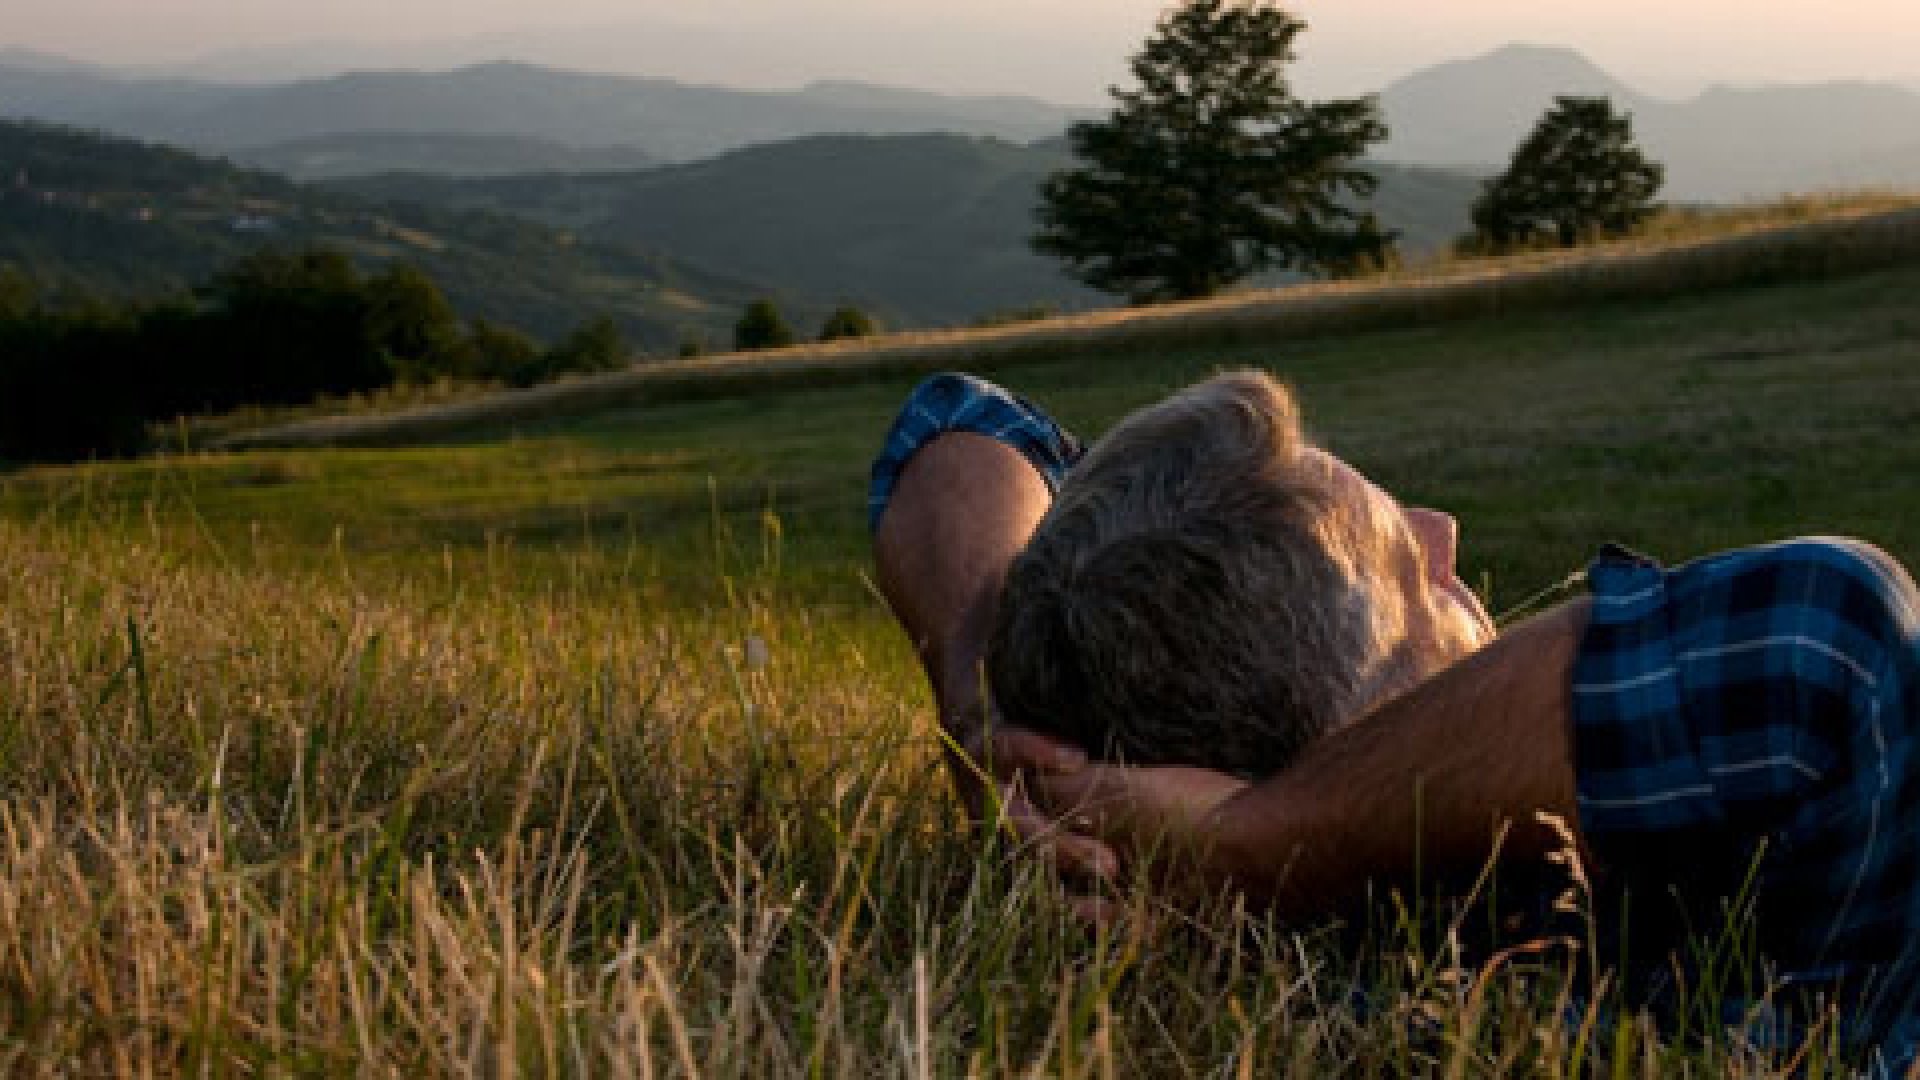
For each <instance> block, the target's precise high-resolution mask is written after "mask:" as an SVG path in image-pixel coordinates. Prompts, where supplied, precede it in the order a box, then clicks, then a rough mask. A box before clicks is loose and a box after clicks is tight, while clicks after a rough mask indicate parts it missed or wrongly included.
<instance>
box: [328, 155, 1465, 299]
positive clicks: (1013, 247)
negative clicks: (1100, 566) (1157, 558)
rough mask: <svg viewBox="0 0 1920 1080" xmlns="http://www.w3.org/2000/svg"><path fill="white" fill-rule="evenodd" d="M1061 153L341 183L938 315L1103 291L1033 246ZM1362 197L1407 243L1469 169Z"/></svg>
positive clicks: (1399, 180) (1429, 243)
mask: <svg viewBox="0 0 1920 1080" xmlns="http://www.w3.org/2000/svg"><path fill="white" fill-rule="evenodd" d="M1071 163H1072V156H1071V154H1070V152H1069V151H1068V150H1067V148H1066V145H1065V143H1064V142H1063V141H1061V140H1058V139H1054V140H1049V141H1046V142H1043V143H1039V144H1035V145H1019V144H1014V143H1009V142H1005V141H1002V140H999V139H988V138H968V137H964V136H953V135H909V136H821V137H816V138H807V139H795V140H790V141H787V142H782V143H775V144H770V145H766V146H756V147H750V148H747V149H744V150H738V151H734V152H733V153H729V154H724V155H721V156H720V157H717V158H714V159H712V160H710V161H703V162H697V163H694V164H690V165H678V166H672V167H668V168H662V169H655V170H650V171H646V172H639V173H628V174H601V175H575V176H552V175H540V176H520V177H500V178H495V179H489V180H466V181H462V180H456V179H452V178H446V177H429V176H418V175H411V176H407V175H391V176H384V177H368V178H362V179H359V180H353V181H346V182H344V187H345V189H346V190H350V191H353V192H355V193H357V194H360V195H363V196H368V197H374V198H382V199H401V200H412V201H417V202H419V203H422V204H426V205H443V206H453V207H465V208H476V209H489V210H499V211H504V212H509V213H514V214H524V215H527V216H530V217H533V218H536V219H538V220H541V221H545V222H547V223H549V224H551V225H554V226H556V227H564V228H569V229H576V230H578V231H579V232H580V233H581V234H582V235H587V236H592V237H594V238H595V239H597V240H600V241H603V242H608V243H617V244H634V245H639V246H643V247H646V248H649V249H658V250H664V251H672V252H675V253H676V254H679V255H682V256H684V257H686V258H688V259H690V260H692V261H694V262H696V263H698V264H700V265H702V266H709V267H712V268H714V269H716V270H720V271H723V272H726V273H730V274H734V275H736V276H739V277H743V278H748V279H751V280H759V281H772V282H780V283H784V284H786V285H788V286H789V287H791V288H793V289H794V290H796V291H804V292H806V293H809V294H812V295H818V296H823V297H827V298H829V299H833V300H843V301H847V302H852V303H856V304H859V305H861V306H863V307H866V308H868V309H870V310H873V311H876V312H878V313H880V314H881V315H883V316H885V317H886V318H888V319H890V320H892V321H894V322H896V323H905V324H911V325H929V324H933V325H951V324H957V323H965V322H971V321H973V320H975V319H978V318H981V317H983V316H987V315H991V314H994V313H998V312H1004V311H1008V310H1012V309H1027V308H1031V307H1033V306H1035V305H1039V304H1048V305H1054V306H1058V307H1061V308H1064V309H1077V308H1084V307H1089V306H1093V305H1096V304H1106V303H1111V302H1112V301H1111V299H1110V298H1106V297H1103V296H1101V295H1100V294H1097V293H1093V292H1091V291H1089V290H1087V289H1085V288H1084V287H1082V286H1080V285H1079V284H1077V283H1075V282H1074V281H1072V280H1071V279H1069V278H1068V277H1066V276H1065V275H1064V274H1063V273H1062V272H1061V270H1060V268H1059V264H1058V263H1057V262H1055V261H1054V260H1052V259H1047V258H1043V257H1041V256H1039V255H1036V254H1034V253H1033V252H1032V251H1031V250H1030V249H1029V247H1028V245H1027V241H1028V237H1029V236H1031V235H1032V233H1033V230H1034V217H1033V214H1034V208H1035V206H1036V204H1037V202H1038V198H1039V186H1040V182H1041V181H1042V180H1043V179H1044V178H1045V177H1046V176H1048V175H1049V174H1051V173H1053V172H1054V171H1056V170H1058V169H1061V168H1065V167H1067V166H1068V165H1070V164H1071ZM1380 174H1381V177H1382V181H1383V182H1382V186H1381V190H1380V192H1379V194H1378V195H1377V196H1376V198H1375V200H1374V205H1375V206H1376V207H1377V209H1378V210H1379V212H1380V213H1381V215H1382V217H1383V218H1384V220H1385V221H1386V223H1387V224H1388V225H1389V226H1391V227H1394V228H1398V229H1401V230H1402V231H1403V233H1404V237H1403V245H1404V247H1405V248H1406V249H1407V250H1409V251H1414V252H1424V251H1431V250H1434V249H1436V248H1438V247H1441V246H1443V245H1444V244H1446V243H1447V242H1448V241H1450V240H1451V239H1452V238H1453V237H1455V236H1456V235H1458V234H1459V233H1460V232H1462V231H1463V230H1464V229H1465V228H1466V225H1467V206H1468V204H1469V203H1470V202H1471V200H1472V199H1473V197H1474V195H1476V194H1477V193H1478V190H1479V182H1478V181H1477V180H1476V179H1474V178H1471V177H1466V176H1461V175H1458V174H1454V173H1447V172H1441V171H1438V170H1430V169H1405V168H1399V167H1386V166H1383V167H1380Z"/></svg>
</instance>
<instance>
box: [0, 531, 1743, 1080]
mask: <svg viewBox="0 0 1920 1080" xmlns="http://www.w3.org/2000/svg"><path fill="white" fill-rule="evenodd" d="M162 516H164V515H162ZM155 520H158V518H156V519H155ZM286 554H287V553H284V552H278V551H276V550H273V549H272V548H270V547H266V546H259V547H255V548H253V549H252V550H246V551H236V550H231V549H219V548H214V547H210V546H209V545H208V542H207V541H206V540H205V539H204V538H203V537H200V536H198V535H196V534H195V533H194V532H192V531H191V530H190V529H187V530H181V531H175V530H172V529H168V528H164V527H161V526H158V525H152V524H148V523H144V522H142V521H139V520H134V521H116V520H101V519H98V518H93V517H88V516H85V515H81V516H77V517H75V518H72V519H70V520H65V521H61V520H53V519H42V520H40V521H37V522H31V523H19V522H8V523H0V571H3V572H0V686H4V687H5V688H6V693H5V695H4V698H0V777H4V783H5V785H6V787H5V796H4V798H0V1031H4V1033H5V1037H4V1040H0V1061H4V1067H5V1068H6V1070H7V1071H8V1072H13V1073H41V1072H59V1073H81V1074H88V1075H97V1074H111V1075H141V1076H153V1075H162V1076H165V1075H188V1074H191V1075H253V1074H265V1075H316V1076H317V1075H343V1074H358V1075H389V1076H408V1077H417V1076H475V1075H478V1076H503V1075H516V1074H527V1075H541V1076H551V1075H569V1076H571V1075H587V1076H600V1075H604V1076H727V1077H747V1076H751V1077H768V1076H773V1077H781V1076H793V1077H801V1076H806V1077H816V1076H836V1077H837V1076H847V1077H868V1076H888V1075H904V1076H935V1075H939V1076H950V1075H954V1076H957V1075H1033V1076H1068V1077H1081V1076H1089V1077H1112V1076H1139V1075H1156V1076H1158V1075H1165V1076H1222V1077H1224V1076H1255V1075H1276V1074H1284V1075H1298V1076H1326V1075H1347V1074H1358V1075H1406V1074H1409V1073H1417V1074H1439V1073H1442V1072H1445V1073H1449V1074H1452V1075H1509V1074H1519V1073H1525V1074H1529V1075H1549V1076H1551V1075H1590V1074H1597V1073H1598V1072H1600V1071H1602V1070H1603V1069H1604V1070H1609V1071H1610V1072H1611V1074H1612V1075H1666V1074H1669V1073H1670V1072H1672V1071H1674V1070H1676V1069H1685V1070H1691V1071H1695V1072H1701V1073H1722V1072H1731V1073H1734V1074H1749V1075H1760V1074H1769V1073H1770V1072H1771V1071H1772V1066H1771V1065H1769V1063H1768V1062H1767V1061H1766V1060H1765V1059H1763V1058H1761V1057H1758V1056H1756V1055H1753V1054H1751V1053H1750V1052H1746V1051H1741V1050H1739V1049H1737V1048H1730V1047H1728V1046H1726V1045H1724V1041H1723V1040H1718V1041H1716V1042H1715V1043H1713V1044H1709V1045H1704V1046H1692V1045H1689V1044H1687V1043H1685V1042H1665V1041H1662V1040H1660V1039H1658V1038H1655V1037H1653V1036H1652V1035H1651V1033H1650V1032H1649V1030H1648V1029H1647V1028H1646V1027H1645V1026H1644V1025H1643V1024H1642V1023H1640V1022H1639V1021H1636V1020H1634V1019H1632V1018H1630V1017H1628V1018H1623V1019H1618V1020H1615V1019H1611V1018H1609V1017H1608V1016H1607V1015H1605V1014H1603V1013H1598V1012H1593V1011H1587V1012H1584V1013H1583V1012H1582V1011H1581V1009H1580V1007H1579V1003H1580V1002H1581V1001H1583V1000H1586V999H1585V998H1584V997H1583V994H1584V992H1585V991H1586V990H1587V989H1589V988H1586V987H1583V986H1580V985H1579V984H1578V983H1577V981H1575V980H1570V979H1569V978H1568V977H1567V976H1566V974H1565V972H1564V970H1563V969H1562V965H1561V964H1560V963H1558V962H1557V961H1555V960H1553V959H1552V958H1551V957H1550V956H1549V957H1547V958H1535V957H1528V956H1524V955H1523V956H1516V957H1510V958H1505V959H1504V960H1501V961H1496V962H1495V963H1494V964H1492V965H1490V966H1489V967H1487V968H1486V969H1485V970H1484V972H1483V973H1482V974H1481V975H1479V976H1478V977H1474V976H1471V975H1470V974H1469V973H1468V971H1467V970H1466V969H1464V968H1462V967H1461V966H1460V964H1459V962H1458V956H1457V954H1456V952H1455V951H1454V950H1453V949H1452V948H1450V947H1449V944H1448V937H1447V934H1446V929H1447V928H1446V927H1445V926H1444V925H1437V924H1429V923H1424V922H1419V921H1414V922H1408V923H1404V924H1400V925H1398V926H1394V927H1390V928H1389V929H1388V930H1387V931H1386V932H1385V933H1384V934H1383V935H1382V936H1380V937H1378V938H1375V939H1374V943H1373V944H1371V945H1366V946H1351V945H1344V944H1341V943H1338V942H1336V941H1333V940H1331V939H1328V938H1326V937H1325V936H1309V937H1296V936H1293V935H1291V934H1288V933H1285V932H1282V931H1281V930H1279V929H1277V928H1274V927H1272V926H1268V925H1265V924H1263V923H1262V922H1261V921H1260V920H1258V919H1255V918H1253V917H1250V916H1247V915H1245V914H1243V913H1237V912H1233V911H1224V912H1219V913H1215V914H1212V915H1208V916H1206V917H1203V918H1200V919H1198V920H1187V919H1179V920H1176V919H1169V918H1165V917H1164V916H1163V917H1161V918H1160V919H1159V920H1158V921H1159V922H1160V923H1161V924H1162V926H1161V928H1160V930H1159V931H1158V932H1157V933H1154V932H1151V931H1150V927H1151V926H1152V924H1153V922H1154V921H1155V920H1153V919H1149V918H1147V917H1146V915H1147V914H1148V913H1150V911H1151V903H1150V901H1148V900H1147V899H1146V898H1145V896H1144V894H1141V893H1136V894H1135V895H1134V903H1135V906H1136V909H1137V910H1138V911H1139V912H1140V913H1141V917H1139V918H1136V919H1135V920H1133V921H1132V922H1130V923H1129V924H1128V929H1127V930H1125V931H1123V932H1121V933H1118V934H1115V935H1111V936H1095V935H1092V934H1090V933H1088V932H1086V931H1085V930H1083V929H1081V928H1080V927H1078V926H1076V925H1075V924H1074V923H1073V922H1072V920H1071V919H1070V918H1069V917H1068V916H1067V915H1066V913H1065V912H1064V909H1063V905H1062V904H1061V903H1060V902H1059V900H1058V898H1057V897H1056V896H1055V894H1054V893H1053V891H1052V885H1051V883H1050V882H1049V881H1048V880H1047V879H1046V878H1045V877H1044V875H1042V874H1040V873H1038V872H1037V871H1036V869H1035V868H1034V867H1033V866H1032V865H1031V864H1030V863H1029V862H1028V861H1027V860H1025V859H1023V858H1021V857H1020V856H1019V853H1017V852H1014V851H1011V850H1008V849H1007V848H1006V847H1005V846H1004V844H1003V842H1002V841H1001V840H1000V839H999V838H997V837H994V836H992V835H989V834H973V833H969V832H966V831H964V830H957V829H956V828H955V827H954V819H953V816H952V813H951V809H952V808H951V806H950V805H949V804H948V802H947V800H946V799H945V798H944V796H935V797H930V793H932V792H937V791H942V790H943V784H942V783H941V781H940V780H939V779H938V778H937V776H936V774H935V771H934V770H935V768H936V766H935V764H934V753H933V741H932V739H931V738H929V737H927V735H926V733H925V731H924V729H923V728H921V727H920V726H919V719H918V717H919V716H920V714H921V709H920V707H919V705H920V703H919V702H918V701H916V700H910V699H902V698H901V697H900V696H899V688H900V687H901V686H903V685H908V684H906V683H904V682H903V680H902V678H901V673H900V672H899V671H898V670H897V669H895V668H892V667H890V666H889V665H887V664H885V663H879V662H876V661H875V658H873V657H870V656H868V655H866V654H865V653H863V652H862V651H861V650H859V649H858V648H857V647H855V646H853V645H851V644H849V643H847V642H843V641H840V640H838V639H837V638H836V637H835V631H834V627H833V625H832V624H831V623H821V622H818V621H815V619H814V617H813V616H811V615H809V614H808V613H807V612H806V611H805V610H804V609H800V608H796V607H790V606H785V605H783V604H782V602H781V601H780V599H779V583H778V580H777V578H776V577H773V576H771V575H770V574H765V573H761V574H749V575H746V576H743V577H742V578H740V579H739V580H738V581H737V582H736V583H735V588H734V589H733V590H732V592H731V596H732V599H731V601H729V602H727V603H724V604H720V605H716V606H715V607H713V608H712V609H710V610H708V611H705V612H701V613H680V614H667V613H663V612H655V611H649V610H646V609H645V607H644V606H643V605H640V604H637V603H636V602H635V601H633V600H631V599H629V597H630V596H631V595H633V594H632V593H630V592H629V591H628V590H626V589H624V588H622V587H620V586H621V582H619V581H618V580H617V579H608V578H604V577H601V578H593V577H590V576H583V577H581V578H580V579H578V580H575V581H573V582H571V583H569V582H566V581H559V580H544V581H542V580H533V579H530V578H527V577H524V576H521V575H519V574H517V573H516V572H515V571H514V568H513V567H512V566H511V565H506V564H503V565H502V567H501V568H500V569H499V570H497V571H496V572H491V573H482V574H479V575H469V574H467V573H464V572H461V571H458V570H457V569H453V568H448V567H440V566H436V565H434V562H433V560H431V559H422V560H421V561H420V562H419V563H418V564H417V565H416V566H414V567H413V568H412V569H411V570H407V571H400V572H389V573H385V574H372V573H369V572H366V571H364V570H362V569H359V568H357V567H356V566H354V565H351V564H348V563H345V562H342V563H340V564H338V565H336V566H333V567H330V568H324V567H323V568H317V569H316V568H312V567H310V566H309V567H307V568H305V569H294V568H293V567H294V566H296V565H302V566H304V565H305V560H300V559H288V558H284V557H283V556H285V555H286ZM753 639H758V641H759V643H760V644H749V643H750V642H751V641H752V640H753ZM763 646H764V648H763ZM1600 1000H1603V1001H1604V1000H1605V995H1604V994H1602V995H1601V998H1600ZM1569 1016H1572V1017H1573V1018H1574V1019H1573V1020H1572V1022H1568V1019H1567V1018H1568V1017H1569Z"/></svg>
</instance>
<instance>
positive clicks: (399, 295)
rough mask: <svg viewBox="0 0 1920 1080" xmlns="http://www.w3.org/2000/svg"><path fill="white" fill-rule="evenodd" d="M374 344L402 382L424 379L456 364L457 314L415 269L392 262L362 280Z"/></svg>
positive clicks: (434, 285) (443, 372) (426, 277)
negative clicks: (364, 285)
mask: <svg viewBox="0 0 1920 1080" xmlns="http://www.w3.org/2000/svg"><path fill="white" fill-rule="evenodd" d="M366 293H367V302H368V312H367V317H368V319H369V320H370V322H371V326H370V331H371V333H372V336H373V340H374V344H375V346H376V347H377V348H379V349H380V350H381V352H382V353H384V354H385V355H386V357H387V360H388V364H389V365H390V366H391V367H392V369H393V371H394V373H395V374H396V375H397V376H398V377H399V378H401V379H402V380H408V381H415V382H422V381H427V380H430V379H432V378H434V377H435V376H438V375H445V374H448V373H450V372H451V371H452V370H453V369H454V368H455V367H456V366H457V365H458V363H459V353H460V316H459V315H458V314H457V313H456V312H455V311H454V310H453V305H452V304H450V303H448V302H447V297H446V294H444V293H442V292H441V291H440V287H439V286H438V285H436V284H434V281H433V279H432V278H430V277H428V276H427V275H426V274H425V273H423V272H422V271H421V270H420V269H419V268H417V267H414V266H409V265H407V264H405V263H395V264H393V265H392V266H389V267H387V268H386V269H385V270H382V271H381V272H380V273H378V274H376V275H374V276H373V278H371V279H370V280H368V282H367V283H366Z"/></svg>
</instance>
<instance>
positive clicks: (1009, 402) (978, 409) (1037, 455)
mask: <svg viewBox="0 0 1920 1080" xmlns="http://www.w3.org/2000/svg"><path fill="white" fill-rule="evenodd" d="M949 431H967V432H972V433H973V434H976V435H985V436H987V437H989V438H993V439H998V440H1000V441H1001V442H1003V443H1005V444H1006V445H1008V446H1010V447H1012V448H1013V449H1015V450H1018V451H1019V452H1020V453H1021V454H1023V455H1025V457H1026V459H1027V460H1028V461H1030V462H1032V463H1033V467H1034V468H1035V469H1037V470H1039V472H1040V476H1041V478H1042V479H1043V480H1045V481H1046V483H1047V490H1048V491H1050V492H1054V493H1058V492H1059V490H1060V484H1061V482H1062V481H1064V480H1065V479H1066V476H1067V470H1068V469H1070V468H1072V467H1073V464H1074V462H1076V461H1079V460H1080V455H1081V453H1082V452H1083V451H1082V447H1081V445H1080V440H1079V439H1076V438H1074V437H1073V435H1072V434H1071V433H1070V432H1068V431H1067V430H1066V429H1065V428H1063V427H1061V426H1060V425H1059V424H1056V423H1054V422H1053V418H1052V417H1050V416H1048V415H1047V414H1046V413H1043V412H1041V411H1040V409H1039V407H1038V406H1036V405H1034V404H1033V403H1032V402H1030V401H1028V400H1027V399H1026V398H1023V397H1021V396H1019V395H1018V394H1015V393H1012V392H1011V391H1008V390H1006V389H1004V388H1002V387H999V386H995V385H994V384H993V383H990V382H988V381H986V380H985V379H980V378H976V377H974V376H972V375H959V374H954V373H952V372H948V373H945V374H941V375H934V376H932V377H930V378H928V379H925V380H923V381H922V382H921V383H920V385H919V386H916V387H914V388H913V392H912V393H911V394H909V395H907V403H906V404H905V405H903V406H902V407H901V409H900V415H899V416H898V417H897V418H895V420H894V421H893V426H892V427H891V428H889V429H888V430H887V438H886V442H885V443H884V444H882V446H881V448H880V455H879V456H878V457H876V458H874V461H873V480H872V486H871V487H869V488H868V490H867V524H868V525H869V526H870V527H872V528H875V529H877V528H879V527H880V515H881V513H882V512H883V511H885V510H886V508H887V502H888V500H890V499H892V498H893V489H894V486H895V485H896V484H898V483H899V482H900V472H901V470H902V469H905V468H906V466H907V460H908V459H909V458H911V457H913V455H914V454H915V453H916V452H917V451H918V450H919V449H920V448H921V447H922V446H925V445H926V444H927V443H928V442H929V441H931V440H932V439H933V438H934V436H936V435H944V434H946V433H947V432H949Z"/></svg>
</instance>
